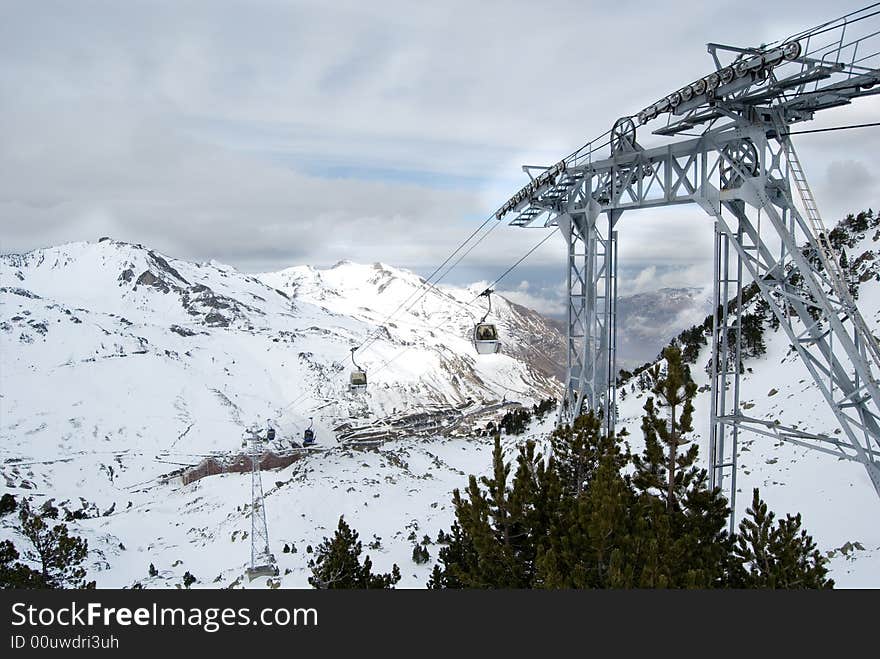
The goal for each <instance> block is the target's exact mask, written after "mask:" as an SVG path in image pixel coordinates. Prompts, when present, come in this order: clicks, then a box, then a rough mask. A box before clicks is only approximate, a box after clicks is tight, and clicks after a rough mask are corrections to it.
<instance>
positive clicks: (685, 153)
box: [495, 6, 880, 526]
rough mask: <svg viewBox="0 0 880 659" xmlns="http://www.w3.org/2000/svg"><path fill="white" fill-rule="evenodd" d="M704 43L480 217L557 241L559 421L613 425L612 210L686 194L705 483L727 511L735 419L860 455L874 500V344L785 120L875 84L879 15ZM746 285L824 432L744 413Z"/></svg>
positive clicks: (844, 454) (878, 390)
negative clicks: (703, 70) (700, 362)
mask: <svg viewBox="0 0 880 659" xmlns="http://www.w3.org/2000/svg"><path fill="white" fill-rule="evenodd" d="M708 52H709V54H710V55H711V57H712V61H713V64H714V69H715V70H714V71H712V72H711V73H709V74H708V75H706V76H704V77H702V78H700V79H699V80H696V81H694V82H691V83H689V84H687V85H684V86H683V87H681V88H679V89H677V90H675V91H673V92H672V93H671V94H669V95H668V96H666V97H664V98H662V99H660V100H659V101H657V102H656V103H653V104H652V105H649V106H648V107H646V108H645V109H643V110H642V111H641V112H638V113H637V114H634V115H629V116H624V117H621V118H620V119H618V121H617V122H616V123H615V124H614V126H613V127H612V128H611V129H610V130H609V131H607V132H606V133H605V134H603V135H601V136H600V137H598V138H596V139H595V140H593V141H591V142H589V143H587V144H586V145H585V146H583V147H582V148H580V149H578V150H577V151H575V152H574V153H573V154H571V155H569V156H567V157H566V158H564V159H562V160H561V161H559V162H558V163H557V164H555V165H551V166H548V167H534V166H525V167H523V170H524V171H525V172H526V173H527V174H528V176H529V178H530V179H531V180H530V181H529V183H528V184H527V185H526V186H525V187H523V188H522V189H521V190H520V191H519V192H518V193H517V194H516V195H514V196H513V197H512V198H511V199H510V200H508V201H507V202H506V203H505V204H504V205H503V206H502V207H501V208H499V209H498V211H497V212H496V213H495V217H496V219H499V220H500V219H501V218H502V217H504V216H505V215H508V214H511V215H512V216H513V219H512V220H511V221H510V224H511V225H512V226H517V227H529V226H545V227H558V229H559V231H560V233H561V234H562V236H563V238H564V240H565V242H566V247H567V249H566V252H567V260H568V268H567V272H568V333H567V334H568V360H567V376H566V382H565V385H566V397H565V401H564V404H563V405H562V406H561V407H560V416H559V422H560V423H570V422H571V421H572V419H573V418H574V417H575V416H577V415H578V414H580V413H581V412H582V411H584V410H586V409H592V410H596V411H597V412H598V413H599V414H600V415H601V416H602V418H603V423H604V427H605V431H606V432H610V431H612V430H613V429H614V426H615V422H616V418H615V417H616V404H615V397H616V387H617V383H616V374H617V369H616V363H615V362H616V359H615V354H616V332H617V323H616V296H617V250H616V244H617V235H618V232H619V231H620V230H621V229H620V224H619V220H620V218H621V215H623V214H624V212H626V211H631V210H639V209H648V208H657V207H661V206H672V205H678V204H696V205H697V206H698V207H700V208H702V209H703V210H704V211H705V212H706V214H707V215H708V216H709V218H710V220H711V221H710V222H708V223H706V228H707V229H708V228H709V227H710V226H711V227H712V230H713V231H714V233H715V249H714V309H715V312H714V315H713V327H712V359H711V362H710V382H711V411H710V419H709V469H710V474H711V483H712V485H713V486H717V487H719V488H721V490H722V492H723V493H724V494H725V496H726V497H727V498H728V500H729V501H730V503H731V508H732V509H733V511H735V495H736V459H737V448H738V447H737V442H738V437H739V433H740V432H741V431H742V430H750V431H752V432H756V433H759V434H762V435H767V436H770V437H774V438H777V439H781V440H784V441H788V442H792V443H795V444H799V445H802V446H808V447H810V448H813V449H816V450H819V451H824V452H826V453H830V454H832V455H834V456H836V457H838V458H844V459H847V460H853V461H856V462H859V463H861V464H863V465H864V466H865V468H866V470H867V472H868V476H869V478H870V480H871V482H872V484H873V485H874V488H875V490H876V491H877V494H878V495H880V382H878V379H877V373H878V372H880V371H878V369H880V346H878V343H877V339H876V338H875V337H874V336H873V334H872V333H871V331H870V329H869V327H868V325H867V324H866V322H865V321H864V319H863V318H862V315H861V313H860V312H859V309H858V308H857V306H856V304H855V302H854V301H853V299H852V297H851V295H850V293H849V287H848V286H847V285H846V275H845V274H844V273H842V272H841V271H840V268H839V266H838V261H839V255H838V254H837V253H836V252H835V250H834V249H833V247H832V245H831V243H830V241H829V239H828V236H827V230H826V228H825V227H824V225H823V223H822V220H821V216H820V214H819V211H818V206H817V204H816V201H815V199H814V198H813V195H812V192H811V191H810V188H809V185H808V184H807V179H806V175H805V174H804V170H803V168H802V167H801V164H800V161H799V160H798V157H797V154H796V152H795V150H794V146H793V144H792V142H791V139H790V133H791V132H792V131H791V129H790V127H791V126H792V125H793V124H798V123H801V122H806V121H809V120H811V119H813V118H814V116H815V114H816V113H817V112H820V111H824V110H827V109H830V108H834V107H838V106H842V105H847V104H849V103H851V102H852V101H853V100H854V99H856V98H858V97H862V96H870V95H875V94H878V93H880V11H877V10H876V8H875V7H874V6H871V7H867V8H865V9H861V10H858V11H855V12H851V13H849V14H847V15H846V16H843V17H841V18H838V19H835V20H832V21H828V22H826V23H823V24H822V25H819V26H817V27H815V28H812V29H810V30H806V31H803V32H800V33H798V34H794V35H791V36H789V37H787V38H786V39H783V40H781V41H778V42H774V43H773V44H770V45H768V46H762V47H759V48H739V47H733V46H723V45H720V44H709V45H708ZM723 59H725V60H727V61H726V62H723V61H722V60H723ZM661 117H662V118H666V123H665V125H662V126H660V127H657V128H655V129H654V130H653V134H654V135H655V136H659V137H660V138H665V139H666V140H667V141H666V143H664V144H661V145H660V146H654V147H652V148H644V147H643V146H642V145H640V144H639V142H638V141H637V140H636V127H637V125H640V126H644V125H646V124H649V123H651V122H654V121H655V119H658V118H661ZM695 132H697V133H698V134H696V135H694V133H695ZM654 141H655V142H656V141H661V140H657V139H654ZM796 201H799V202H800V208H799V207H798V204H797V203H796ZM603 216H604V218H603ZM695 230H699V226H695ZM749 281H750V282H751V284H752V285H753V286H754V287H755V288H756V289H757V295H759V296H760V297H761V298H763V299H764V300H765V301H766V302H767V303H768V305H769V307H770V311H771V312H772V314H773V316H775V318H776V320H778V321H779V326H780V328H781V329H782V331H783V332H784V333H785V334H786V335H787V336H788V338H789V341H790V342H791V345H792V346H793V348H794V350H795V351H796V353H797V354H798V356H799V357H800V359H801V360H802V362H803V364H804V365H805V367H806V369H807V370H808V372H809V373H810V375H811V376H812V379H813V382H814V384H815V385H816V388H817V389H818V391H819V392H820V393H821V395H822V397H823V398H824V400H825V402H826V403H827V404H828V406H829V407H830V409H831V410H832V412H833V414H834V417H835V419H836V421H837V423H838V426H839V428H838V429H837V430H835V432H834V433H828V434H823V433H809V432H806V431H804V430H803V429H799V428H797V427H796V426H793V425H792V426H786V425H783V424H781V423H780V422H778V421H775V420H774V421H769V420H763V419H756V418H753V417H750V416H748V415H747V414H745V410H744V409H743V407H742V406H741V404H740V370H741V356H740V334H741V316H742V308H743V303H744V299H743V294H744V282H745V283H748V282H749ZM752 290H754V289H752ZM732 524H733V515H732V516H731V526H732Z"/></svg>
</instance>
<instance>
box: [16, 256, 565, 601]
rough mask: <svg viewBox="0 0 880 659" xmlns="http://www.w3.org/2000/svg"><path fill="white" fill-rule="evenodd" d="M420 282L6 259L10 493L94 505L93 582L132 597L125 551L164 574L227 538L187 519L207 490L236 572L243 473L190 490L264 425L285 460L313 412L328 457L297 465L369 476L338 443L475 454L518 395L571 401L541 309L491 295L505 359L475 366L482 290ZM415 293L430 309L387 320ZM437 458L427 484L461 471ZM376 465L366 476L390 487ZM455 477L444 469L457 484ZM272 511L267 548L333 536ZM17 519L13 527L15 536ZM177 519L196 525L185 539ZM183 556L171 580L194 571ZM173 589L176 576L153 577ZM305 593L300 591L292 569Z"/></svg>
mask: <svg viewBox="0 0 880 659" xmlns="http://www.w3.org/2000/svg"><path fill="white" fill-rule="evenodd" d="M425 290H426V287H424V286H423V280H422V279H420V278H419V277H417V276H416V275H414V274H412V273H409V272H406V271H402V270H398V269H395V268H392V267H390V266H386V265H383V264H378V263H377V264H373V265H358V264H354V263H346V262H343V263H340V264H337V265H336V266H334V267H332V268H329V269H316V268H310V267H296V268H291V269H289V270H285V271H283V272H280V273H269V274H265V275H259V276H253V275H247V274H243V273H241V272H238V271H237V270H235V269H234V268H231V267H229V266H226V265H223V264H220V263H216V262H209V263H200V264H196V263H188V262H185V261H181V260H177V259H173V258H170V257H168V256H163V255H161V254H159V253H157V252H155V251H153V250H150V249H148V248H145V247H143V246H141V245H132V244H127V243H123V242H117V241H113V240H110V239H102V240H100V241H98V242H96V243H73V244H68V245H62V246H59V247H53V248H49V249H41V250H36V251H34V252H30V253H27V254H22V255H6V256H2V257H0V305H2V309H0V356H2V365H0V446H2V451H3V462H2V466H0V470H2V475H3V479H4V486H5V489H4V491H8V492H11V493H13V494H14V495H16V496H21V495H28V496H33V497H35V500H36V501H37V502H38V503H39V501H40V500H45V499H47V498H54V499H55V502H56V504H59V503H61V504H63V506H62V507H63V508H67V509H68V510H70V511H71V512H76V511H80V510H82V511H83V514H84V515H86V516H87V517H89V518H90V519H86V520H83V521H81V522H79V526H80V527H81V531H82V532H83V534H84V535H86V536H87V537H89V538H90V542H91V545H92V547H93V548H94V549H95V550H96V551H95V552H93V554H92V557H93V559H95V561H96V562H95V563H94V564H93V566H92V567H93V569H94V574H93V578H96V579H97V581H98V584H99V586H123V585H129V584H131V583H132V582H133V581H134V580H136V579H137V578H138V577H140V576H142V574H141V573H142V572H143V569H141V568H143V566H142V565H139V566H138V568H137V570H134V568H133V567H131V566H130V565H128V562H127V561H128V557H129V554H126V553H125V551H124V550H122V549H120V547H121V546H125V547H131V548H132V549H133V551H134V552H137V553H138V554H140V555H141V562H142V561H143V560H146V559H148V558H149V559H150V560H148V561H147V562H155V563H156V565H157V566H159V565H160V563H162V562H163V557H164V556H168V555H171V554H179V558H177V559H174V560H184V557H185V556H187V555H189V553H188V552H190V551H192V552H194V553H193V554H192V555H193V557H194V556H195V555H199V556H202V554H203V547H204V546H207V545H210V546H212V547H213V545H212V544H211V543H215V542H221V541H222V542H221V544H223V543H232V542H233V540H230V539H229V537H227V535H228V534H225V532H224V534H221V535H218V533H219V531H218V529H217V528H215V527H212V526H210V524H211V523H212V522H210V520H211V519H214V518H213V517H212V516H211V515H210V514H207V513H205V514H202V512H198V513H196V512H194V511H196V510H198V511H203V509H204V508H205V506H208V504H207V503H201V504H197V503H196V501H198V500H199V496H198V495H194V494H193V493H194V492H197V491H199V490H200V489H202V488H204V487H207V488H209V489H212V488H215V487H216V488H219V489H218V499H217V500H216V502H215V505H216V510H215V513H216V516H219V517H218V519H221V518H222V519H223V520H224V521H223V523H222V526H224V527H236V528H239V533H238V534H237V535H236V537H235V538H234V540H235V541H236V542H237V544H230V545H229V546H228V547H226V545H225V544H224V548H223V550H221V551H220V552H219V555H218V558H217V568H218V571H219V570H220V568H221V567H222V568H223V569H232V570H233V571H235V570H238V572H240V568H241V566H242V565H243V564H244V563H245V562H246V560H247V558H248V552H247V551H246V547H244V545H242V544H241V542H240V534H241V533H244V531H245V530H246V529H247V528H249V522H248V519H247V515H246V513H243V512H242V510H243V508H244V507H245V504H246V503H248V499H249V491H250V490H249V487H250V486H249V476H247V475H245V476H239V475H237V474H236V475H231V474H229V475H226V476H217V477H211V478H208V479H204V481H199V482H196V483H192V484H190V485H186V486H184V485H182V483H183V482H188V480H189V479H188V478H187V473H188V471H187V470H188V469H190V467H192V466H193V465H198V464H199V463H203V462H204V461H205V460H206V459H208V458H213V459H215V460H217V461H219V462H222V463H223V464H225V465H230V466H231V465H234V464H235V461H236V459H237V457H239V453H240V451H241V442H242V437H243V433H244V430H245V429H246V428H247V427H251V426H255V425H260V426H265V423H266V421H267V420H271V422H272V423H273V425H274V426H275V427H276V428H277V429H278V445H277V446H276V447H275V448H276V450H282V449H284V448H289V447H290V445H291V442H292V441H295V440H298V439H299V438H300V436H301V433H302V429H303V428H304V427H305V426H306V425H307V424H308V419H309V417H313V418H314V426H315V428H316V430H317V433H318V439H319V446H320V447H323V449H327V450H328V452H329V453H330V454H331V455H326V454H324V455H323V457H322V458H320V459H319V458H317V457H314V458H313V457H312V456H311V455H310V456H308V457H307V458H306V459H305V460H303V461H301V462H300V463H298V465H294V466H295V467H296V468H297V469H306V470H307V471H311V470H314V469H316V468H317V469H318V470H320V471H321V473H322V475H321V477H320V478H328V479H331V480H333V479H334V478H335V477H334V476H333V475H332V474H333V473H334V472H333V469H334V467H329V466H327V465H333V464H336V465H337V467H338V469H340V470H342V471H343V472H344V471H345V470H346V469H349V468H351V469H354V470H355V472H357V470H358V469H360V467H357V465H360V464H362V463H366V462H372V461H373V460H374V458H375V456H374V455H372V454H371V456H365V457H360V456H358V457H357V458H356V459H355V458H352V457H351V456H353V455H354V454H353V453H352V450H353V449H351V448H350V447H343V446H342V445H341V444H338V443H337V439H348V438H352V437H354V438H357V437H359V436H367V437H377V436H378V437H386V438H387V437H404V436H413V435H420V434H421V435H424V433H426V432H429V431H431V430H432V429H433V431H435V432H434V434H436V435H440V436H441V437H443V438H444V439H443V440H442V441H449V442H456V441H457V442H463V443H464V445H467V442H464V440H461V439H454V438H451V437H453V436H454V435H456V433H458V434H459V435H466V434H468V430H469V429H471V428H473V427H474V426H477V425H483V424H485V423H486V422H487V420H490V419H492V418H495V417H497V415H498V414H501V413H503V411H504V409H505V408H504V405H505V404H511V402H512V401H516V402H520V403H523V404H532V403H534V402H536V401H538V400H539V399H542V398H546V397H549V396H558V395H559V392H560V384H559V382H558V380H557V379H556V378H555V377H554V375H555V372H556V369H557V368H558V366H557V365H558V364H559V363H562V361H563V360H562V358H561V352H560V351H561V350H563V348H564V345H563V337H562V336H561V335H560V334H559V333H558V331H556V330H555V329H554V328H553V327H552V326H550V325H548V324H547V323H546V322H545V321H544V319H543V318H542V317H541V316H540V315H538V314H537V313H535V312H532V311H530V310H528V309H525V308H523V307H520V306H517V305H514V304H510V303H508V302H507V301H506V300H504V299H503V298H501V297H499V296H495V297H494V299H493V302H494V304H493V319H494V322H496V323H497V324H498V327H499V333H500V338H501V341H502V349H501V351H500V352H499V353H498V354H494V355H482V356H478V355H477V354H476V352H475V350H474V348H473V346H472V344H471V341H470V330H471V328H472V327H473V323H474V322H475V319H478V318H479V317H480V316H481V315H482V300H480V301H478V302H475V303H473V304H470V303H471V301H472V300H473V298H474V296H475V295H476V293H478V292H479V291H470V290H464V289H460V290H459V289H445V288H444V289H429V290H428V292H427V293H425V294H424V296H422V292H424V291H425ZM406 300H410V301H412V300H417V303H416V304H415V305H413V306H412V308H411V309H403V310H401V311H400V312H399V313H397V314H396V315H394V316H393V317H392V318H391V319H390V320H389V322H387V323H386V322H384V321H385V319H386V317H387V316H388V315H389V314H390V313H391V312H392V311H394V310H395V309H396V308H398V307H399V306H400V304H401V303H402V302H404V301H406ZM372 338H375V341H374V342H371V344H370V345H368V346H365V347H364V348H363V349H362V350H360V351H359V352H358V356H357V361H358V363H359V364H360V365H361V366H363V367H365V368H366V369H367V372H368V376H369V381H370V383H369V387H368V389H367V391H365V392H358V393H352V392H350V391H349V389H348V377H349V371H350V369H351V362H350V352H349V351H350V348H352V347H354V346H358V345H362V344H364V343H365V342H366V341H368V340H370V339H372ZM359 428H360V431H359ZM419 441H420V440H419ZM330 449H332V450H330ZM435 450H439V449H431V455H432V456H434V457H431V458H430V462H428V463H426V467H429V468H430V469H431V471H432V472H433V473H436V472H437V469H440V468H439V467H437V468H436V469H435V467H434V466H432V465H439V464H447V463H449V464H457V463H456V462H455V461H454V460H446V459H444V458H440V457H437V456H436V455H435V454H434V453H433V451H435ZM340 451H341V452H342V453H340ZM426 451H427V449H426ZM340 455H347V456H349V457H348V458H341V457H340ZM379 455H381V453H380V454H379ZM468 455H469V456H470V453H469V454H468ZM425 459H428V458H425ZM468 459H470V457H469V458H468ZM380 461H381V460H380ZM397 464H398V463H397V462H396V461H394V460H392V461H389V462H388V465H397ZM305 465H310V466H308V467H306V466H305ZM377 465H378V463H377ZM377 465H374V467H376V468H375V470H373V471H372V472H371V478H372V479H375V480H376V482H379V480H382V481H383V482H384V480H385V479H387V478H393V476H392V475H391V474H389V473H383V470H382V469H381V468H379V467H378V466H377ZM325 467H326V468H327V469H328V471H327V472H326V473H325V472H324V469H325ZM224 468H226V467H224ZM389 468H392V467H389ZM394 468H397V467H394ZM413 468H415V467H414V465H413V466H410V467H407V471H406V473H411V472H410V471H409V470H411V469H413ZM459 471H460V468H459V466H456V467H455V468H454V469H453V471H452V472H451V473H453V474H454V475H455V478H456V480H457V479H458V478H460V476H459ZM180 472H183V473H182V474H181V473H180ZM296 473H300V472H296ZM169 474H171V476H170V477H169ZM275 477H277V478H279V479H284V478H288V479H290V478H293V479H294V481H295V480H296V478H295V477H292V476H291V475H288V476H286V477H284V476H282V475H280V474H279V475H277V476H276V475H275V474H271V473H267V474H266V477H265V480H266V485H267V490H268V491H269V492H270V493H272V492H274V489H275V488H273V487H271V483H272V482H273V479H274V478H275ZM315 477H316V478H318V477H317V475H316V476H315ZM423 477H424V478H430V477H431V476H430V475H428V476H424V475H423ZM339 478H340V479H342V480H344V477H342V476H340V477H339ZM342 480H338V481H334V484H333V487H334V488H336V487H339V486H340V483H341V482H342ZM441 480H442V479H441ZM214 481H217V483H218V484H214ZM245 481H247V483H245ZM428 489H430V488H428ZM448 489H449V488H448ZM373 495H374V493H373V492H372V491H370V493H369V498H370V499H371V500H372V498H373ZM376 496H378V494H377V495H376ZM425 496H427V494H426V495H425ZM279 498H281V499H283V498H285V497H279ZM325 498H326V497H325V496H324V495H322V497H321V499H322V500H323V499H325ZM388 498H389V499H391V498H393V497H392V496H389V497H388ZM273 500H274V501H277V500H278V499H273ZM301 500H302V495H301V493H298V494H296V496H291V497H290V500H289V501H285V502H284V503H281V504H277V505H278V508H277V509H275V510H274V512H276V513H281V512H282V511H284V514H285V515H289V514H290V511H291V510H292V509H293V508H294V507H295V501H301ZM208 507H210V506H208ZM267 507H268V509H269V511H270V528H271V531H270V532H274V534H275V535H273V537H279V536H282V535H284V536H286V537H289V538H291V540H292V541H294V540H295V541H296V542H297V543H299V542H300V540H301V539H302V540H308V541H311V542H312V543H313V544H314V543H315V542H317V541H319V540H320V536H319V537H314V536H315V534H317V533H319V530H320V527H321V526H323V523H321V524H318V523H317V522H316V523H315V524H314V526H309V527H308V528H303V529H301V531H300V532H301V533H302V538H300V537H299V536H297V535H296V534H294V533H293V532H292V531H290V530H288V531H286V532H284V531H283V526H282V528H278V527H277V526H276V525H275V524H274V523H272V521H271V520H272V517H271V516H272V514H273V504H272V503H267ZM322 512H323V513H326V515H327V516H329V517H328V518H334V521H335V518H337V517H338V515H339V514H340V512H343V508H340V507H338V506H334V505H332V504H330V503H328V504H327V505H326V507H324V508H322ZM12 523H13V520H12V519H11V518H9V519H5V520H4V521H3V522H2V524H3V527H4V531H3V533H4V534H6V533H11V532H12V531H11V527H12ZM218 523H219V522H218ZM206 525H208V526H206ZM178 526H186V529H190V530H191V531H192V532H191V534H189V535H187V534H184V535H182V536H178V535H176V528H177V527H178ZM191 527H192V529H198V532H196V531H195V530H192V529H191ZM206 543H207V545H206ZM277 553H281V552H280V550H279V551H278V552H277ZM102 556H103V558H101V557H102ZM150 557H152V558H150ZM156 561H159V562H156ZM199 561H200V562H201V561H203V559H202V558H200V559H199ZM173 562H174V561H172V560H168V561H167V566H166V567H167V569H168V570H169V571H170V572H173V573H174V574H177V573H179V574H182V572H181V571H180V570H177V569H176V568H175V569H173V570H172V568H171V567H170V566H171V563H173ZM193 562H194V559H186V563H187V564H188V565H189V566H190V567H192V565H193ZM167 574H168V573H166V576H167ZM179 574H177V576H179ZM202 575H204V570H203V571H202ZM202 575H199V576H202ZM205 576H206V575H205ZM213 576H215V575H212V578H213ZM300 576H301V575H300ZM168 579H170V577H168ZM232 580H234V577H233V578H230V581H232ZM162 584H165V585H170V581H167V580H166V581H163V580H161V579H160V580H159V581H156V582H155V584H154V585H162ZM294 585H305V581H304V579H301V578H299V577H297V579H296V581H295V582H294ZM414 585H416V584H414Z"/></svg>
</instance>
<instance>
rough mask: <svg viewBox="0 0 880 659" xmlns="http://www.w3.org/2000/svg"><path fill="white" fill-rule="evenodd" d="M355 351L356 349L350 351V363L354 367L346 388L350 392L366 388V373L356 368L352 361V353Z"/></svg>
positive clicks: (356, 365)
mask: <svg viewBox="0 0 880 659" xmlns="http://www.w3.org/2000/svg"><path fill="white" fill-rule="evenodd" d="M356 351H357V347H355V348H352V349H351V363H352V364H353V365H354V370H353V371H352V372H351V380H349V384H348V388H349V390H350V391H363V390H364V389H366V388H367V372H366V371H365V370H364V369H362V368H361V367H360V366H358V364H357V362H356V361H355V360H354V353H355V352H356Z"/></svg>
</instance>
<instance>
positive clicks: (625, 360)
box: [617, 288, 712, 368]
mask: <svg viewBox="0 0 880 659" xmlns="http://www.w3.org/2000/svg"><path fill="white" fill-rule="evenodd" d="M710 313H712V291H711V289H705V288H661V289H659V290H656V291H646V292H643V293H635V294H633V295H621V296H620V297H619V298H618V300H617V323H618V327H620V328H621V330H620V331H619V332H618V336H617V355H618V356H617V361H618V365H619V366H620V367H621V368H633V367H635V366H640V365H642V364H644V363H645V362H646V361H652V360H654V359H656V357H657V355H658V354H659V353H660V351H661V350H662V349H663V347H664V346H665V345H666V344H667V343H668V342H669V337H671V336H675V335H676V334H678V333H679V332H680V331H681V330H682V329H683V328H685V327H690V326H692V325H695V324H698V323H701V322H703V319H704V318H705V317H706V316H707V315H708V314H710Z"/></svg>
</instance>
